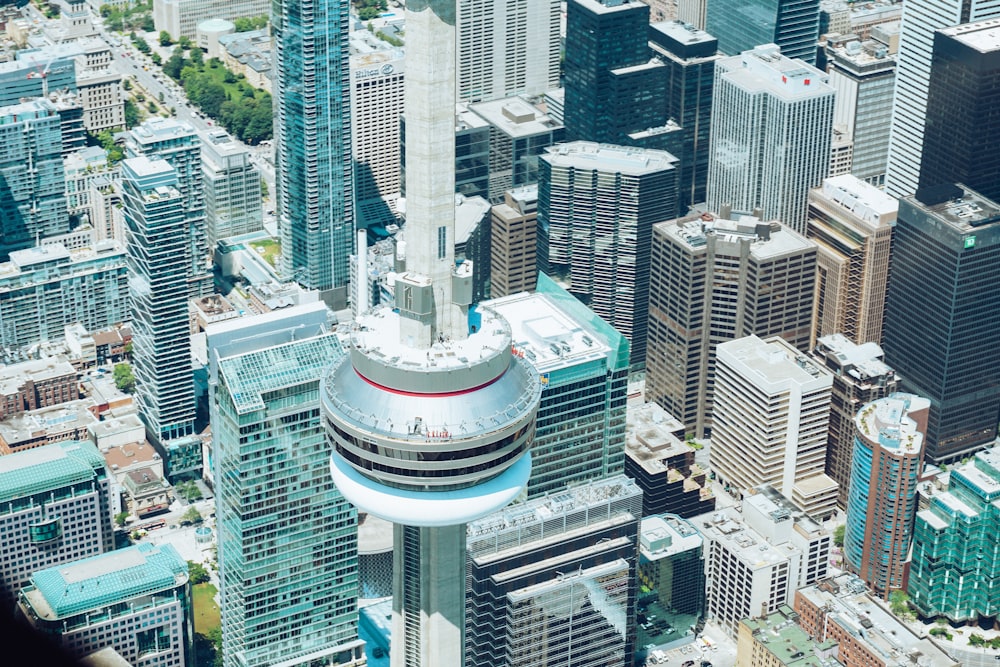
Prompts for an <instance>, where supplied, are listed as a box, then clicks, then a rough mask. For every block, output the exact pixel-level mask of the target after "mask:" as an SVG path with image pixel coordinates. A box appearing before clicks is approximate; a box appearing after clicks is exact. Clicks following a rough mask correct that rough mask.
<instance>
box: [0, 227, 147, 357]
mask: <svg viewBox="0 0 1000 667" xmlns="http://www.w3.org/2000/svg"><path fill="white" fill-rule="evenodd" d="M125 254H126V251H125V246H124V244H123V243H119V242H117V241H101V242H99V243H96V244H94V246H92V247H88V248H77V249H75V250H68V249H67V248H66V247H65V246H64V245H62V244H59V243H54V244H51V245H43V246H36V247H34V248H28V249H27V250H17V251H15V252H12V253H11V254H10V261H8V262H4V263H3V264H0V344H2V345H3V346H4V347H8V348H11V349H16V348H21V347H25V346H28V345H32V344H34V343H37V342H39V341H43V340H49V341H54V340H62V339H63V338H64V337H65V327H66V326H67V325H69V324H73V323H76V322H80V323H82V324H83V325H84V326H85V327H87V329H89V330H91V331H94V330H97V329H103V328H106V327H109V326H111V325H113V324H117V323H120V322H124V321H126V320H128V319H129V317H130V315H129V308H128V269H127V268H126V259H125Z"/></svg>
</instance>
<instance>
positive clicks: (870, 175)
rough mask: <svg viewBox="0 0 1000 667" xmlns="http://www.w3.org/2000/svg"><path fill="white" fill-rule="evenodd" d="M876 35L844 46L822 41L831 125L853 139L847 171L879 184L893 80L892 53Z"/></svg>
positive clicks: (885, 156)
mask: <svg viewBox="0 0 1000 667" xmlns="http://www.w3.org/2000/svg"><path fill="white" fill-rule="evenodd" d="M881 34H882V32H881V31H878V30H876V31H875V35H876V36H875V37H874V38H873V39H870V40H866V41H864V42H859V41H856V40H852V41H848V42H847V43H845V44H839V45H830V43H829V42H827V47H826V58H827V62H828V63H829V65H828V66H829V70H828V71H829V73H830V85H831V86H832V87H833V88H834V90H836V91H837V98H836V99H837V101H836V104H835V105H834V110H833V123H834V125H839V126H842V127H843V128H844V129H845V131H846V132H847V134H848V135H850V137H851V139H852V140H853V141H854V151H853V153H852V155H851V163H850V173H851V174H853V175H855V176H857V177H858V178H860V179H861V180H863V181H865V182H866V183H871V184H872V185H875V186H882V185H883V184H884V183H885V165H886V161H887V159H888V156H889V135H888V133H887V132H886V131H885V128H886V127H887V126H888V125H889V124H890V123H891V119H892V91H893V86H894V84H895V81H896V54H895V50H894V49H892V50H890V46H889V45H888V44H885V43H883V42H882V41H880V40H879V39H878V36H880V35H881Z"/></svg>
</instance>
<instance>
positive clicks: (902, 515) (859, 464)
mask: <svg viewBox="0 0 1000 667" xmlns="http://www.w3.org/2000/svg"><path fill="white" fill-rule="evenodd" d="M929 407H930V401H928V400H927V399H926V398H921V397H919V396H914V395H913V394H900V393H895V394H890V395H889V396H887V397H885V398H881V399H879V400H877V401H874V402H872V403H869V404H867V405H865V406H863V407H862V408H861V410H860V411H859V412H858V415H857V417H856V418H855V422H854V425H855V434H854V455H853V457H852V462H851V487H850V491H848V496H847V524H846V526H847V528H846V530H845V532H844V560H845V561H846V562H847V567H848V568H849V569H850V570H851V571H852V572H855V573H857V574H858V576H860V577H861V578H862V579H863V580H864V581H865V583H867V584H868V585H869V586H870V587H871V588H872V590H873V591H874V592H875V594H876V595H878V596H879V597H881V598H882V599H883V600H887V599H889V593H891V592H892V591H895V590H905V588H906V570H907V561H908V560H909V557H910V538H911V537H912V531H913V515H914V513H915V512H916V507H917V481H918V480H919V479H920V475H921V473H922V472H923V468H924V434H923V430H924V429H925V428H926V424H927V410H928V408H929Z"/></svg>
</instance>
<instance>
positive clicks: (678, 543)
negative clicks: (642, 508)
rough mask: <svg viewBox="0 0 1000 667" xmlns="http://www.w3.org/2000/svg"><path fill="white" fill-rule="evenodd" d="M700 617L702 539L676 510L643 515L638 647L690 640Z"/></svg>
mask: <svg viewBox="0 0 1000 667" xmlns="http://www.w3.org/2000/svg"><path fill="white" fill-rule="evenodd" d="M704 621H705V553H704V540H703V539H702V537H701V535H699V534H698V531H697V530H695V529H694V526H692V525H691V524H690V523H688V522H687V521H685V520H684V519H682V518H681V517H679V516H677V515H674V514H660V515H654V516H644V517H643V519H642V523H641V524H640V527H639V598H638V602H637V604H636V623H637V625H638V629H637V631H636V633H637V636H636V646H642V647H648V646H649V645H650V644H653V645H654V646H658V647H659V646H663V647H673V646H677V645H680V644H686V643H688V642H691V641H694V638H695V636H696V635H697V634H698V633H699V632H700V631H701V629H702V628H703V626H704ZM640 650H642V649H640Z"/></svg>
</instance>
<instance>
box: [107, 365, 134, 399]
mask: <svg viewBox="0 0 1000 667" xmlns="http://www.w3.org/2000/svg"><path fill="white" fill-rule="evenodd" d="M112 376H113V377H114V380H115V386H116V387H118V389H119V390H121V391H124V392H125V393H126V394H131V393H132V392H133V391H134V390H135V376H134V375H133V374H132V366H131V365H129V364H127V363H125V362H122V363H120V364H115V370H114V372H113V373H112Z"/></svg>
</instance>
